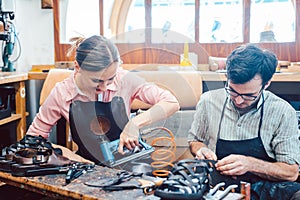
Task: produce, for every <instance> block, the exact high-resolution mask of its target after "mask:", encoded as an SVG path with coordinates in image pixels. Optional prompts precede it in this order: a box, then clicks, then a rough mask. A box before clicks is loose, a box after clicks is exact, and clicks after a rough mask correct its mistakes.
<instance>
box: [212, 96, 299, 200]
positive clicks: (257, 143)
mask: <svg viewBox="0 0 300 200" xmlns="http://www.w3.org/2000/svg"><path fill="white" fill-rule="evenodd" d="M262 98H263V97H262ZM227 99H228V98H226V101H225V103H224V106H223V110H222V114H221V119H220V123H219V130H218V139H217V145H216V155H217V157H218V160H221V159H222V158H224V157H226V156H229V155H230V154H238V155H245V156H252V157H254V158H257V159H261V160H264V161H267V162H276V160H275V159H273V158H271V157H269V156H268V154H267V152H266V150H265V148H264V145H263V142H262V140H261V126H262V120H263V115H264V102H263V103H262V105H261V107H260V109H261V110H260V120H259V128H258V136H257V137H256V138H252V139H246V140H224V139H220V138H219V135H220V131H221V125H222V120H223V117H224V112H225V107H226V104H227V101H228V100H227ZM240 181H246V182H249V183H251V189H252V192H254V193H255V192H256V193H258V196H259V197H260V199H262V196H264V199H272V198H273V197H272V196H274V197H276V199H278V200H279V199H289V198H290V197H291V196H292V195H293V194H294V193H295V192H297V191H298V190H300V184H298V183H294V182H290V183H292V185H291V186H289V187H287V188H286V189H287V190H284V192H282V191H279V190H278V191H277V189H280V188H281V189H283V188H282V185H281V184H282V183H284V184H285V185H286V184H288V182H269V181H267V180H265V179H263V178H261V177H259V176H257V175H255V174H252V173H250V172H247V173H246V174H243V175H240V176H237V178H236V179H234V181H232V182H231V184H232V183H236V184H238V185H239V183H240ZM260 181H261V182H263V184H259V187H257V186H255V184H254V183H257V182H260ZM265 183H267V184H265ZM277 184H279V185H277ZM264 187H267V188H264ZM253 190H254V191H253ZM275 190H276V191H275ZM263 192H264V193H266V194H262V193H263ZM268 192H269V193H272V194H267V193H268ZM281 193H282V195H284V196H282V198H281V197H280V196H281ZM265 195H266V196H265ZM288 196H289V198H286V197H288Z"/></svg>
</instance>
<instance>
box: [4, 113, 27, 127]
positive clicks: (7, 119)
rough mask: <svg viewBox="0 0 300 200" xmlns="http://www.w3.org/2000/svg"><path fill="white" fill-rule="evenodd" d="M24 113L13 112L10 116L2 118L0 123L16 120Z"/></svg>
mask: <svg viewBox="0 0 300 200" xmlns="http://www.w3.org/2000/svg"><path fill="white" fill-rule="evenodd" d="M21 118H22V115H21V114H12V115H11V116H10V117H7V118H4V119H1V120H0V125H4V124H7V123H9V122H13V121H16V120H18V119H21Z"/></svg>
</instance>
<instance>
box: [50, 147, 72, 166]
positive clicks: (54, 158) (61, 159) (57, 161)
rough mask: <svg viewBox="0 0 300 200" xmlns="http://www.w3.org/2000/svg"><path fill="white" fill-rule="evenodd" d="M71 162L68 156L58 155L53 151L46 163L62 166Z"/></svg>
mask: <svg viewBox="0 0 300 200" xmlns="http://www.w3.org/2000/svg"><path fill="white" fill-rule="evenodd" d="M72 163H73V161H72V160H70V159H69V158H67V157H65V156H62V155H59V154H57V153H55V152H54V151H53V153H52V154H51V155H50V156H49V159H48V162H47V165H54V166H64V165H69V164H72Z"/></svg>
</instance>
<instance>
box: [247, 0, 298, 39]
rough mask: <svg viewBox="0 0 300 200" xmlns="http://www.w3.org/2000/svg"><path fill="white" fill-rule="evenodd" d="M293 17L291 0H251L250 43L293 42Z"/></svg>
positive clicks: (293, 9)
mask: <svg viewBox="0 0 300 200" xmlns="http://www.w3.org/2000/svg"><path fill="white" fill-rule="evenodd" d="M295 17H296V15H295V4H294V2H293V1H291V0H252V1H251V18H250V42H252V43H258V42H294V41H295Z"/></svg>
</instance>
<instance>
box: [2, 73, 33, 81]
mask: <svg viewBox="0 0 300 200" xmlns="http://www.w3.org/2000/svg"><path fill="white" fill-rule="evenodd" d="M27 79H28V74H27V73H26V72H0V84H6V83H13V82H18V81H25V80H27Z"/></svg>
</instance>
